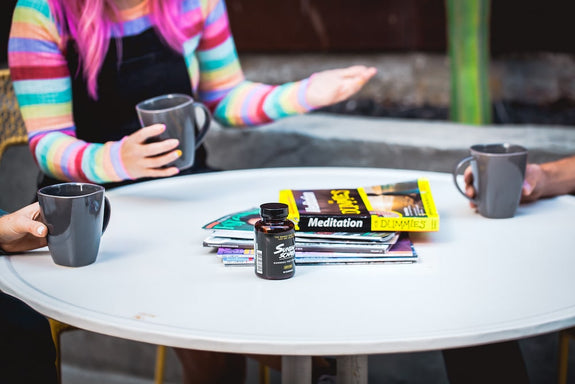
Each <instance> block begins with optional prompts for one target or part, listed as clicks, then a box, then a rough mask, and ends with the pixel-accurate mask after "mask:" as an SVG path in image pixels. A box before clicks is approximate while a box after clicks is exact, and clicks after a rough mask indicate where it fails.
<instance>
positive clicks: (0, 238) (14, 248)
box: [0, 203, 48, 252]
mask: <svg viewBox="0 0 575 384" xmlns="http://www.w3.org/2000/svg"><path fill="white" fill-rule="evenodd" d="M39 215H40V206H39V205H38V203H34V204H30V205H28V206H26V207H24V208H22V209H20V210H18V211H16V212H13V213H11V214H8V215H5V216H2V217H0V248H2V249H3V250H4V251H6V252H24V251H29V250H31V249H36V248H40V247H44V246H46V244H47V242H46V235H47V234H48V229H47V228H46V226H45V225H44V224H42V223H41V222H39V221H36V219H37V217H38V216H39Z"/></svg>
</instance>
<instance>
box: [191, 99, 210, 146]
mask: <svg viewBox="0 0 575 384" xmlns="http://www.w3.org/2000/svg"><path fill="white" fill-rule="evenodd" d="M194 108H200V109H201V110H203V111H204V115H205V119H204V126H203V127H202V128H201V129H200V130H199V132H198V136H196V149H198V147H199V146H200V145H201V144H202V143H203V141H204V139H205V138H206V133H207V132H208V128H210V123H211V122H212V114H211V113H210V111H209V110H208V108H207V107H206V106H205V105H204V104H202V103H196V102H194Z"/></svg>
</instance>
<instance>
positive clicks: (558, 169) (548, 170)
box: [541, 156, 575, 197]
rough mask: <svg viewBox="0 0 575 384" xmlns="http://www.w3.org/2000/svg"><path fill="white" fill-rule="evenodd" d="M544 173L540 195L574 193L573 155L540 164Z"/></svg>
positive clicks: (574, 163) (574, 157) (574, 172)
mask: <svg viewBox="0 0 575 384" xmlns="http://www.w3.org/2000/svg"><path fill="white" fill-rule="evenodd" d="M541 169H542V171H543V174H544V183H543V185H544V187H543V190H542V196H547V197H548V196H557V195H564V194H570V193H575V156H572V157H568V158H565V159H561V160H557V161H552V162H548V163H544V164H541Z"/></svg>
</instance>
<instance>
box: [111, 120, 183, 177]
mask: <svg viewBox="0 0 575 384" xmlns="http://www.w3.org/2000/svg"><path fill="white" fill-rule="evenodd" d="M165 129H166V126H165V125H163V124H154V125H150V126H148V127H144V128H142V129H139V130H138V131H136V132H134V133H132V134H131V135H130V136H127V137H126V138H125V139H124V141H123V143H122V150H121V153H122V162H123V164H124V168H125V169H126V171H127V172H128V174H129V175H130V176H131V177H132V178H134V179H139V178H141V177H169V176H174V175H176V174H178V173H179V172H180V171H179V170H178V168H176V167H168V168H162V167H163V166H165V165H167V164H170V163H171V162H173V161H174V160H176V159H177V158H179V157H180V156H181V155H182V151H180V150H176V149H175V148H177V147H178V145H179V143H180V142H179V141H178V140H177V139H167V140H162V141H156V142H148V143H147V142H146V141H147V140H148V139H153V138H154V137H156V136H158V135H159V134H161V133H162V132H164V130H165Z"/></svg>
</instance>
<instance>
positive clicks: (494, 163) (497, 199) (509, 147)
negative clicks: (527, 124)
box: [453, 143, 527, 219]
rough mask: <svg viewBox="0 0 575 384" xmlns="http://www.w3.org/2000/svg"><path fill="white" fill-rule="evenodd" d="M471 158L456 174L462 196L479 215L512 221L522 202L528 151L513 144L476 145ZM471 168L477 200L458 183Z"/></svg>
mask: <svg viewBox="0 0 575 384" xmlns="http://www.w3.org/2000/svg"><path fill="white" fill-rule="evenodd" d="M470 152H471V156H469V157H466V158H464V159H463V160H461V161H460V162H459V163H458V164H457V165H456V166H455V169H454V170H453V181H454V182H455V186H456V187H457V189H458V190H459V192H460V193H461V194H462V195H463V196H465V197H466V198H467V199H469V200H470V201H471V202H473V203H474V204H475V205H476V206H477V210H478V212H479V213H480V214H481V215H482V216H484V217H489V218H494V219H504V218H509V217H513V216H514V215H515V211H516V210H517V206H518V205H519V201H520V200H521V189H522V187H523V180H524V178H525V167H526V166H527V149H525V148H524V147H522V146H519V145H513V144H506V143H503V144H477V145H473V146H471V148H470ZM469 165H471V169H472V172H473V187H474V188H475V198H470V197H468V196H467V195H466V194H465V192H464V191H463V190H462V189H461V187H460V186H459V184H458V183H457V176H458V175H459V174H460V173H461V170H462V169H463V170H464V169H465V168H467V166H469Z"/></svg>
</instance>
